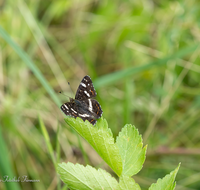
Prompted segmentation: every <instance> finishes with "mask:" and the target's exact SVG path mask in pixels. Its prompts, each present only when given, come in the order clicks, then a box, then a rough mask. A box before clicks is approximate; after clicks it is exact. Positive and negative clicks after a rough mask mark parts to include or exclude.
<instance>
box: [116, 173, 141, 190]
mask: <svg viewBox="0 0 200 190" xmlns="http://www.w3.org/2000/svg"><path fill="white" fill-rule="evenodd" d="M118 189H122V190H129V189H130V190H141V188H140V186H139V185H138V184H137V183H135V181H134V179H132V178H130V177H128V176H122V177H120V179H119V188H118Z"/></svg>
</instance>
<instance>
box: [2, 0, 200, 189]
mask: <svg viewBox="0 0 200 190" xmlns="http://www.w3.org/2000/svg"><path fill="white" fill-rule="evenodd" d="M199 41H200V1H195V0H190V1H186V0H185V1H184V0H180V1H158V0H141V1H133V0H129V1H128V0H124V1H122V0H121V1H120V0H118V1H106V0H101V1H98V0H85V1H81V0H79V1H78V0H74V1H68V0H49V1H40V0H26V1H23V0H16V1H13V0H0V129H1V130H0V179H1V180H3V179H4V178H3V177H4V176H5V175H9V177H16V178H17V177H18V176H20V177H22V176H24V175H25V176H27V178H28V179H32V180H40V182H34V183H33V182H32V183H31V182H19V183H17V182H16V183H14V182H8V183H4V182H2V181H0V189H23V190H24V189H30V190H31V189H41V190H43V189H44V190H46V189H48V190H54V189H61V188H63V189H67V186H65V185H64V184H63V183H62V182H61V181H60V180H59V176H57V174H56V169H55V165H56V162H62V161H64V162H68V161H70V162H73V163H80V164H84V165H86V164H90V165H92V166H94V167H96V168H99V167H102V168H103V169H105V170H107V171H109V172H110V173H111V174H112V175H114V174H113V173H112V171H111V169H110V168H109V167H108V166H107V165H106V164H105V163H104V162H103V161H102V159H101V158H99V156H98V155H97V153H95V152H94V150H93V149H92V148H91V147H90V146H89V145H88V143H87V142H86V141H85V140H83V139H82V138H81V137H79V136H78V135H77V134H76V133H75V132H74V131H72V129H70V127H69V126H67V124H66V123H65V122H64V115H63V114H62V112H61V111H60V109H59V107H60V105H61V104H62V103H64V102H67V101H68V98H67V97H65V96H63V95H61V94H58V93H57V92H58V91H63V92H64V93H65V94H67V95H68V96H72V97H74V94H73V95H72V92H71V90H70V87H69V86H68V84H67V81H69V82H70V84H71V88H72V91H73V93H75V92H76V89H77V87H78V85H79V83H80V81H81V79H82V78H83V77H84V76H85V75H89V76H90V77H91V78H92V80H93V82H94V86H95V88H96V90H97V93H98V96H97V100H98V101H99V102H100V104H101V107H102V109H103V111H104V113H103V117H104V118H105V119H107V121H108V125H109V127H110V128H111V130H112V131H113V134H114V137H116V136H117V135H118V133H119V131H120V130H121V128H122V127H123V126H124V125H125V124H126V123H131V124H133V125H135V126H136V127H137V128H138V130H139V132H140V134H142V136H143V138H144V144H148V151H147V158H146V162H145V164H144V167H143V169H142V170H141V172H139V173H138V174H137V175H136V176H135V177H134V179H135V180H136V182H138V183H139V184H140V185H141V187H142V189H148V187H149V186H150V184H151V183H153V182H155V181H156V180H157V179H158V178H159V177H160V178H161V177H164V176H165V175H166V174H167V173H169V172H170V171H172V170H173V169H175V168H176V167H177V165H178V163H179V162H181V167H180V170H179V172H178V176H177V179H176V181H177V187H176V189H177V190H178V189H179V190H198V189H200V148H199V147H200V58H199V53H200V47H199V45H198V44H199Z"/></svg>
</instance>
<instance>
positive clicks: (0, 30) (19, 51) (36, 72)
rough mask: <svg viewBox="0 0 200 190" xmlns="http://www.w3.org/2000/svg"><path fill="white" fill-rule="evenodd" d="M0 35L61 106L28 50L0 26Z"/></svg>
mask: <svg viewBox="0 0 200 190" xmlns="http://www.w3.org/2000/svg"><path fill="white" fill-rule="evenodd" d="M0 35H1V37H2V38H3V39H4V40H5V41H6V42H7V43H8V44H9V45H10V46H11V47H12V48H13V49H14V50H15V52H16V53H17V54H18V55H19V57H20V58H21V59H22V60H23V61H24V62H25V63H26V65H27V66H28V67H29V69H30V70H31V71H32V72H33V73H34V75H35V76H36V78H37V79H38V80H39V81H40V82H41V84H42V85H43V87H44V88H45V89H46V91H47V92H48V93H49V95H50V96H51V98H52V99H53V101H54V102H55V103H56V104H57V105H58V106H60V105H61V104H62V103H61V102H60V100H59V99H58V97H57V96H56V94H55V92H54V91H53V89H52V88H51V86H50V85H49V83H48V82H47V80H46V79H45V78H44V76H43V75H42V73H41V72H40V70H39V69H38V68H37V66H36V65H35V64H34V63H33V62H32V60H31V59H30V57H29V56H28V55H27V53H26V52H24V51H23V50H22V49H21V48H20V47H19V46H18V44H17V43H15V42H14V41H13V40H12V39H11V38H10V36H9V35H8V34H7V32H6V31H5V30H4V29H3V28H2V27H1V26H0Z"/></svg>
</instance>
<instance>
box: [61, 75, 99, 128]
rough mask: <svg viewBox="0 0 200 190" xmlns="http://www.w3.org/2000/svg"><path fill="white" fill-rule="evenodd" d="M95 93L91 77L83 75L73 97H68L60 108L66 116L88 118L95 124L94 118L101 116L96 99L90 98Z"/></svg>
mask: <svg viewBox="0 0 200 190" xmlns="http://www.w3.org/2000/svg"><path fill="white" fill-rule="evenodd" d="M96 95H97V93H96V91H95V89H94V86H93V83H92V80H91V78H90V77H89V76H88V75H86V76H84V77H83V79H82V81H81V83H80V85H79V87H78V89H77V91H76V95H75V99H73V98H70V99H69V100H70V101H69V102H66V103H64V104H63V105H62V106H61V110H62V111H63V113H64V114H65V115H67V116H72V117H74V118H76V117H80V118H81V119H82V120H83V121H85V120H88V121H89V122H90V123H91V124H93V125H95V124H96V122H97V121H96V119H99V118H100V117H101V116H102V113H103V111H102V109H101V106H100V104H99V102H98V101H97V100H94V99H91V98H94V97H95V96H96Z"/></svg>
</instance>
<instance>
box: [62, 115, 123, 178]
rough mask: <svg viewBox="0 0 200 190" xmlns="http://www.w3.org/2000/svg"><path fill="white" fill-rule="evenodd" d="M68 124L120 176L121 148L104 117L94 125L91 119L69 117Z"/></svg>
mask: <svg viewBox="0 0 200 190" xmlns="http://www.w3.org/2000/svg"><path fill="white" fill-rule="evenodd" d="M65 121H66V122H67V124H68V125H69V126H71V127H72V128H74V129H75V130H76V131H77V132H78V133H79V134H80V135H81V136H82V137H83V138H84V139H85V140H87V141H88V143H89V144H90V145H91V146H92V147H93V148H94V149H95V150H96V152H97V153H98V154H99V155H100V156H101V157H102V158H103V160H104V161H105V162H106V163H107V164H108V165H109V166H110V167H111V168H112V169H113V171H114V172H115V173H116V174H117V175H118V176H120V175H121V173H122V159H121V155H120V153H119V148H118V146H117V145H116V143H114V138H113V136H112V132H111V130H110V129H108V124H107V122H106V120H105V119H103V118H102V117H101V118H100V119H99V120H98V121H97V124H96V125H95V126H93V125H92V124H91V123H89V121H87V120H86V121H85V122H84V121H83V120H82V119H81V118H78V117H77V118H76V119H74V118H72V117H67V118H66V119H65Z"/></svg>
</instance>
